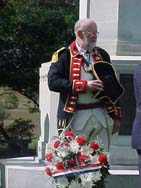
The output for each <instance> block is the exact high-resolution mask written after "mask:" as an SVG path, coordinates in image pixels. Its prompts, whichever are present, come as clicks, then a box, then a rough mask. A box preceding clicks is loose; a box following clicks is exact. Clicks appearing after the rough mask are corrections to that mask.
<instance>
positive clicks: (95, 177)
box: [92, 171, 102, 182]
mask: <svg viewBox="0 0 141 188" xmlns="http://www.w3.org/2000/svg"><path fill="white" fill-rule="evenodd" d="M101 176H102V174H101V173H100V171H97V172H94V173H92V179H93V181H94V182H97V181H99V180H101Z"/></svg>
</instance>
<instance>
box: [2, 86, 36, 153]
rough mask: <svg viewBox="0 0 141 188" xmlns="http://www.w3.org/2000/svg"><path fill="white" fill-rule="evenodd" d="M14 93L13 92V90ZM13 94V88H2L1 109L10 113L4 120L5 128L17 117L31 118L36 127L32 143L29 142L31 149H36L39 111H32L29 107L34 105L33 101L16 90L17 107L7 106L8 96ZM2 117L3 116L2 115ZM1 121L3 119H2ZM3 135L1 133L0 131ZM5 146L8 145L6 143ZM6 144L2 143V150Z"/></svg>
mask: <svg viewBox="0 0 141 188" xmlns="http://www.w3.org/2000/svg"><path fill="white" fill-rule="evenodd" d="M12 94H13V92H12ZM10 95H11V90H10V89H8V88H0V105H1V108H0V110H1V109H5V110H6V113H7V114H8V115H7V117H5V118H4V119H3V120H2V121H3V123H4V128H5V127H7V126H10V124H11V123H12V122H13V121H15V120H16V119H24V120H31V121H32V123H33V124H34V126H35V129H34V135H35V136H34V139H33V140H32V143H31V144H29V147H30V149H35V150H36V147H37V138H38V130H39V112H33V113H32V112H30V110H29V109H31V108H33V107H34V104H33V102H32V101H30V100H29V99H27V98H26V97H25V96H23V95H21V94H19V93H17V92H15V93H14V95H15V96H16V98H17V99H18V105H17V107H16V108H13V109H9V108H7V107H6V106H7V102H6V101H7V98H8V97H9V96H10ZM0 118H1V117H0ZM0 121H1V119H0ZM0 135H1V133H0ZM5 147H7V145H6V144H5ZM5 147H4V145H3V144H0V150H4V148H5Z"/></svg>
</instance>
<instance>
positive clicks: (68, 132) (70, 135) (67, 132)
mask: <svg viewBox="0 0 141 188" xmlns="http://www.w3.org/2000/svg"><path fill="white" fill-rule="evenodd" d="M65 136H69V137H73V132H72V131H66V132H65Z"/></svg>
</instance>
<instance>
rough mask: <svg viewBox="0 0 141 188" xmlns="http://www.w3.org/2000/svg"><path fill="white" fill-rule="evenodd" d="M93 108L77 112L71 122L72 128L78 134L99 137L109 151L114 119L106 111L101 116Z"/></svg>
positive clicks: (93, 137)
mask: <svg viewBox="0 0 141 188" xmlns="http://www.w3.org/2000/svg"><path fill="white" fill-rule="evenodd" d="M94 111H95V110H94V109H93V110H80V111H78V112H76V113H75V115H74V118H73V120H72V122H71V125H70V126H71V129H72V130H73V131H74V133H75V134H76V135H77V134H78V135H80V134H81V135H84V136H85V137H86V138H87V139H88V140H94V139H98V141H99V142H100V143H101V144H102V145H103V147H104V149H105V150H106V151H109V147H110V138H111V135H112V129H113V120H112V119H111V118H110V117H109V115H107V113H106V112H105V111H103V112H102V113H101V118H100V117H98V118H97V112H96V113H94ZM101 120H102V121H101Z"/></svg>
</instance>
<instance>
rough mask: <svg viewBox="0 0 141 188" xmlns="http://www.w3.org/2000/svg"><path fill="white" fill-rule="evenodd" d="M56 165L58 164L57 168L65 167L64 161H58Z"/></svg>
mask: <svg viewBox="0 0 141 188" xmlns="http://www.w3.org/2000/svg"><path fill="white" fill-rule="evenodd" d="M55 166H56V168H57V169H58V170H62V169H64V163H63V162H57V163H56V164H55Z"/></svg>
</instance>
